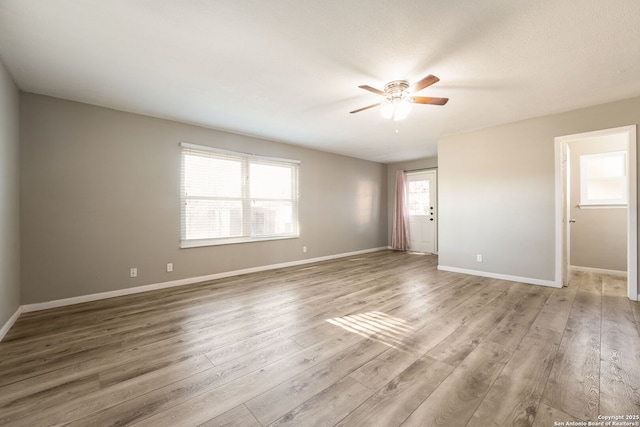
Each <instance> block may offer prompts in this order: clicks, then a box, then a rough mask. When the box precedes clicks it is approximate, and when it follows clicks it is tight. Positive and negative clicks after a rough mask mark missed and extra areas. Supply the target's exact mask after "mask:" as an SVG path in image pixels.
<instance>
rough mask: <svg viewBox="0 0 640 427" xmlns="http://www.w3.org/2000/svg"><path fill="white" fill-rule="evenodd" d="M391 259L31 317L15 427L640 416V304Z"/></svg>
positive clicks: (15, 333)
mask: <svg viewBox="0 0 640 427" xmlns="http://www.w3.org/2000/svg"><path fill="white" fill-rule="evenodd" d="M436 264H437V258H436V257H435V256H430V255H416V254H408V253H400V252H392V251H383V252H376V253H372V254H367V255H362V256H358V257H350V258H343V259H339V260H334V261H329V262H323V263H318V264H311V265H306V266H302V267H292V268H286V269H280V270H273V271H269V272H263V273H256V274H250V275H244V276H238V277H233V278H227V279H223V280H217V281H212V282H208V283H204V284H200V285H194V286H185V287H180V288H173V289H169V290H162V291H156V292H149V293H145V294H138V295H133V296H127V297H120V298H113V299H109V300H104V301H99V302H93V303H86V304H81V305H76V306H70V307H65V308H60V309H54V310H48V311H42V312H37V313H28V314H23V315H22V316H20V318H19V319H18V321H17V322H16V324H15V325H14V327H13V328H12V330H11V331H10V332H9V334H8V335H7V336H6V337H5V340H4V341H3V342H2V343H0V356H1V357H0V425H3V426H30V427H31V426H41V425H71V426H110V425H118V426H120V425H136V426H140V425H144V426H165V425H167V426H172V427H174V426H198V425H202V426H227V425H229V426H267V425H269V426H288V425H298V426H312V425H324V426H332V425H339V426H384V427H387V426H447V427H449V426H474V427H476V426H521V425H522V426H525V425H527V426H528V425H534V426H554V425H556V424H554V422H567V421H571V420H574V421H579V420H582V421H597V420H598V415H640V336H639V333H638V326H639V324H638V323H637V322H638V321H640V305H639V304H638V303H635V302H630V301H629V300H628V299H627V298H626V297H625V293H626V292H625V288H626V285H625V281H624V279H621V278H616V277H613V276H604V275H594V274H589V273H575V274H574V275H573V276H572V280H571V284H570V286H568V287H567V288H564V289H552V288H545V287H539V286H532V285H524V284H518V283H513V282H507V281H502V280H494V279H486V278H478V277H473V276H466V275H461V274H456V273H449V272H443V271H438V270H436Z"/></svg>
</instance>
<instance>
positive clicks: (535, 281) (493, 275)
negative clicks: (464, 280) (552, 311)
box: [438, 265, 562, 288]
mask: <svg viewBox="0 0 640 427" xmlns="http://www.w3.org/2000/svg"><path fill="white" fill-rule="evenodd" d="M438 270H442V271H451V272H453V273H462V274H470V275H472V276H480V277H488V278H490V279H501V280H509V281H511V282H520V283H527V284H529V285H539V286H548V287H551V288H561V287H562V284H557V283H556V282H554V281H552V280H541V279H532V278H530V277H520V276H510V275H508V274H498V273H490V272H487V271H478V270H467V269H466V268H458V267H448V266H446V265H438Z"/></svg>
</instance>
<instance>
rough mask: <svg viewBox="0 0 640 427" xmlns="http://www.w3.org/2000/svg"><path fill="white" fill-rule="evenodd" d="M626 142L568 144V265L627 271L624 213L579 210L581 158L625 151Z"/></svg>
mask: <svg viewBox="0 0 640 427" xmlns="http://www.w3.org/2000/svg"><path fill="white" fill-rule="evenodd" d="M626 149H627V138H626V136H624V135H613V136H607V137H600V138H591V139H588V140H583V141H573V142H570V143H569V153H570V162H569V163H570V165H571V167H570V171H571V178H570V180H569V181H570V185H571V191H570V197H571V202H570V208H571V211H570V212H571V214H570V217H571V218H573V219H575V220H576V222H575V223H574V224H572V225H571V245H570V248H571V251H570V257H571V260H570V264H571V265H573V266H578V267H589V268H599V269H604V270H617V271H626V270H627V209H626V208H596V209H581V208H580V206H579V204H580V156H582V155H585V154H594V153H603V152H609V151H625V150H626Z"/></svg>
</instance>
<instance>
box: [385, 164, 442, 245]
mask: <svg viewBox="0 0 640 427" xmlns="http://www.w3.org/2000/svg"><path fill="white" fill-rule="evenodd" d="M437 167H438V158H437V157H427V158H423V159H417V160H410V161H406V162H397V163H389V164H387V194H388V200H389V206H388V208H387V219H388V224H387V239H388V242H389V244H391V235H392V233H393V203H394V197H395V191H396V171H398V170H405V171H412V170H422V169H435V168H437Z"/></svg>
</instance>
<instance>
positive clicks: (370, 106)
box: [349, 102, 382, 114]
mask: <svg viewBox="0 0 640 427" xmlns="http://www.w3.org/2000/svg"><path fill="white" fill-rule="evenodd" d="M380 104H382V103H381V102H378V103H377V104H373V105H369V106H368V107H363V108H359V109H357V110H353V111H349V114H353V113H359V112H360V111H364V110H368V109H369V108H373V107H377V106H378V105H380Z"/></svg>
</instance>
